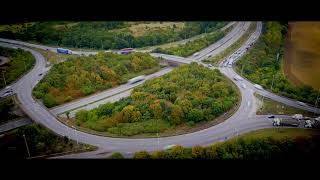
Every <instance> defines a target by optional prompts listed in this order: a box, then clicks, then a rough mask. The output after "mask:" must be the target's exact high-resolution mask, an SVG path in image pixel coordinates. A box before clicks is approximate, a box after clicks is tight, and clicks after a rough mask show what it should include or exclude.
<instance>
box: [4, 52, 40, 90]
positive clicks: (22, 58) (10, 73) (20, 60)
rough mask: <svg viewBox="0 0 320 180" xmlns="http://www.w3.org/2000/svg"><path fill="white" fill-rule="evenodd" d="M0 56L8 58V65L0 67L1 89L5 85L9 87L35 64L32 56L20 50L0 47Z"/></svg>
mask: <svg viewBox="0 0 320 180" xmlns="http://www.w3.org/2000/svg"><path fill="white" fill-rule="evenodd" d="M0 56H4V57H7V58H9V62H8V63H6V64H3V65H1V66H0V71H1V72H0V73H1V77H2V78H1V81H0V88H3V87H5V86H6V85H5V84H7V85H9V84H10V83H12V82H13V81H15V80H16V79H18V78H19V77H20V76H21V75H22V74H23V73H25V72H26V71H28V70H29V69H30V68H31V67H32V66H33V64H34V63H35V59H34V57H33V56H32V54H31V53H30V52H27V51H24V50H22V49H11V48H5V47H0ZM3 76H4V77H3Z"/></svg>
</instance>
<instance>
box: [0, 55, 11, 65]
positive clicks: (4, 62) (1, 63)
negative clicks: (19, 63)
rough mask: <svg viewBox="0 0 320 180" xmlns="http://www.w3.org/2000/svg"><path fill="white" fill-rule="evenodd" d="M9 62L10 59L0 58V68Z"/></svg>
mask: <svg viewBox="0 0 320 180" xmlns="http://www.w3.org/2000/svg"><path fill="white" fill-rule="evenodd" d="M9 61H10V59H9V58H7V57H4V56H0V66H1V65H4V64H7V63H8V62H9Z"/></svg>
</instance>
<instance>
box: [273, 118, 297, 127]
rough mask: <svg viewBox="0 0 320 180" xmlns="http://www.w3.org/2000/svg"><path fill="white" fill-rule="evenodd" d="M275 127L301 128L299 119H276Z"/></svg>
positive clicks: (274, 120)
mask: <svg viewBox="0 0 320 180" xmlns="http://www.w3.org/2000/svg"><path fill="white" fill-rule="evenodd" d="M272 124H273V126H295V127H297V126H299V125H300V122H299V120H297V119H282V118H274V119H273V123H272Z"/></svg>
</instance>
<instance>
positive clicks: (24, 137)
mask: <svg viewBox="0 0 320 180" xmlns="http://www.w3.org/2000/svg"><path fill="white" fill-rule="evenodd" d="M23 139H24V142H25V144H26V147H27V152H28V155H29V158H30V152H29V147H28V143H27V140H26V135H24V134H23Z"/></svg>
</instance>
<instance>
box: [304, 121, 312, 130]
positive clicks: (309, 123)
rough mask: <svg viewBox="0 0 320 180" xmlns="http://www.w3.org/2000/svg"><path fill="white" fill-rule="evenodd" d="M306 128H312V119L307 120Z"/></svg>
mask: <svg viewBox="0 0 320 180" xmlns="http://www.w3.org/2000/svg"><path fill="white" fill-rule="evenodd" d="M304 127H305V128H312V123H311V121H310V120H306V122H305V124H304Z"/></svg>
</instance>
